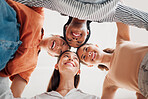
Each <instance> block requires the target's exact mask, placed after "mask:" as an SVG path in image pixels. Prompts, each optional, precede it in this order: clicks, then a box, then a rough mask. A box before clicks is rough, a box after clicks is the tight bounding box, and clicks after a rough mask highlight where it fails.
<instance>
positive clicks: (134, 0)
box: [22, 0, 148, 99]
mask: <svg viewBox="0 0 148 99" xmlns="http://www.w3.org/2000/svg"><path fill="white" fill-rule="evenodd" d="M124 3H125V4H126V5H128V6H130V7H134V8H137V9H140V10H143V11H146V12H148V7H147V5H148V0H124ZM67 19H68V17H67V16H61V15H60V14H59V13H57V12H55V11H50V10H47V9H45V22H44V30H45V35H44V37H47V36H49V35H50V34H59V35H63V25H64V24H65V22H67ZM116 31H117V29H116V25H115V23H94V22H93V23H91V32H92V34H91V37H90V39H89V41H88V42H89V43H94V44H97V45H98V46H99V47H100V48H101V49H104V48H114V47H115V40H116ZM130 35H131V40H132V41H135V42H140V43H145V44H148V31H146V30H145V29H138V28H135V27H130ZM72 50H73V51H75V50H76V49H72ZM56 60H57V59H56V58H53V57H51V56H49V55H48V54H47V52H46V51H44V50H42V51H41V53H40V54H39V59H38V65H37V68H36V69H35V71H34V72H33V73H32V76H31V78H30V82H29V84H28V85H27V86H26V88H25V90H24V93H23V95H22V96H23V97H32V96H34V95H37V94H40V93H43V92H45V91H46V88H47V85H48V82H49V80H50V77H51V75H52V72H53V69H54V65H55V64H56ZM106 74H107V72H106V71H100V70H99V69H98V68H97V66H94V67H86V66H84V65H81V78H80V79H81V80H80V84H79V87H78V88H79V89H81V90H82V91H84V92H86V93H89V94H94V95H96V96H99V97H101V94H102V84H103V81H104V77H105V75H106ZM115 99H136V96H135V92H132V91H128V90H125V89H119V90H118V91H117V92H116V95H115Z"/></svg>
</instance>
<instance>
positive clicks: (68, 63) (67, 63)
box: [64, 62, 76, 67]
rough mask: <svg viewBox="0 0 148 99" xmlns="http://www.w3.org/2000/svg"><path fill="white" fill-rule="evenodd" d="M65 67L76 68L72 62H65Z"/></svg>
mask: <svg viewBox="0 0 148 99" xmlns="http://www.w3.org/2000/svg"><path fill="white" fill-rule="evenodd" d="M64 64H65V65H71V66H73V67H76V66H75V65H74V63H72V62H66V63H64Z"/></svg>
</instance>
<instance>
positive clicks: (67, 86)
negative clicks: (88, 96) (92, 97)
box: [56, 75, 75, 92]
mask: <svg viewBox="0 0 148 99" xmlns="http://www.w3.org/2000/svg"><path fill="white" fill-rule="evenodd" d="M73 88H75V87H74V77H65V76H62V75H60V83H59V87H58V88H57V90H56V91H58V92H59V91H62V90H67V91H70V90H71V89H73Z"/></svg>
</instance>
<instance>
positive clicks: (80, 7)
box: [14, 0, 119, 21]
mask: <svg viewBox="0 0 148 99" xmlns="http://www.w3.org/2000/svg"><path fill="white" fill-rule="evenodd" d="M14 1H17V2H20V3H23V4H25V5H27V6H31V7H32V6H35V7H45V8H47V9H50V10H54V11H57V12H59V13H62V14H64V15H68V16H71V17H76V18H79V19H82V20H91V21H100V20H101V19H103V18H105V17H106V16H107V15H110V13H111V12H113V13H114V12H115V10H114V9H115V8H116V5H117V3H118V2H119V0H103V3H102V2H100V0H99V2H96V1H89V0H87V1H88V3H86V0H14ZM111 16H112V13H111ZM110 19H111V20H112V18H110Z"/></svg>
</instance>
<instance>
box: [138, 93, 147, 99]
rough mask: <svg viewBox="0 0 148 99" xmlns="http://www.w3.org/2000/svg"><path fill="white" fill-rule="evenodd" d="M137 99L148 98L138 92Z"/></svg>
mask: <svg viewBox="0 0 148 99" xmlns="http://www.w3.org/2000/svg"><path fill="white" fill-rule="evenodd" d="M136 96H137V99H146V98H145V97H144V96H143V95H142V94H140V93H138V92H136Z"/></svg>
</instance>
